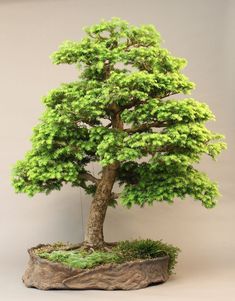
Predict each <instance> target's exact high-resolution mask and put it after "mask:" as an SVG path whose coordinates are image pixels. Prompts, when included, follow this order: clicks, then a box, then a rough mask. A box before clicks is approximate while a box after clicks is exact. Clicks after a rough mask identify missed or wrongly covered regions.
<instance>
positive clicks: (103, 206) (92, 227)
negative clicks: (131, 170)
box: [85, 163, 119, 247]
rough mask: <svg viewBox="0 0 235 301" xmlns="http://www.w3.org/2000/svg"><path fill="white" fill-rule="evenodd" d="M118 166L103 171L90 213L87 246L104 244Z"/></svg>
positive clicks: (107, 167)
mask: <svg viewBox="0 0 235 301" xmlns="http://www.w3.org/2000/svg"><path fill="white" fill-rule="evenodd" d="M118 166H119V164H118V163H114V164H110V165H108V166H105V167H104V168H103V170H102V177H101V180H100V182H99V184H98V185H97V189H96V193H95V196H94V199H93V201H92V203H91V208H90V212H89V217H88V223H87V230H86V236H85V244H86V245H89V246H92V247H100V246H102V245H103V244H104V234H103V224H104V219H105V215H106V211H107V207H108V203H109V200H110V197H111V193H112V188H113V185H114V182H115V179H116V175H117V169H118Z"/></svg>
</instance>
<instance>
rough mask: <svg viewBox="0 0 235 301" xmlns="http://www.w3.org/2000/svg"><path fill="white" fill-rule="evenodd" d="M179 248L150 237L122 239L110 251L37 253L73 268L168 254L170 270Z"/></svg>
mask: <svg viewBox="0 0 235 301" xmlns="http://www.w3.org/2000/svg"><path fill="white" fill-rule="evenodd" d="M179 251H180V250H179V248H177V247H174V246H172V245H169V244H165V243H163V242H162V241H154V240H150V239H145V240H133V241H121V242H119V243H118V244H117V245H116V246H115V247H113V248H112V249H111V250H109V251H104V250H100V251H99V250H95V251H84V250H82V249H77V250H58V249H56V250H53V251H50V252H48V251H47V250H46V251H45V250H43V249H41V251H40V252H37V255H38V256H40V257H41V258H44V259H47V260H50V261H53V262H60V263H63V264H66V265H68V266H69V267H71V268H80V269H89V268H93V267H96V266H98V265H102V264H107V263H124V262H128V261H133V260H141V259H151V258H157V257H162V256H165V255H168V256H169V257H170V260H169V267H168V272H169V273H170V274H171V273H172V272H173V270H174V267H175V264H176V263H177V261H176V259H177V256H178V253H179Z"/></svg>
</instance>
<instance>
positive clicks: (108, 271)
mask: <svg viewBox="0 0 235 301" xmlns="http://www.w3.org/2000/svg"><path fill="white" fill-rule="evenodd" d="M36 250H37V247H34V248H31V249H29V250H28V252H29V256H30V260H29V263H28V267H27V269H26V271H25V273H24V276H23V282H24V284H25V285H26V286H27V287H34V288H38V289H41V290H49V289H103V290H115V289H120V290H133V289H140V288H144V287H147V286H148V285H150V284H157V283H163V282H165V281H166V280H167V279H168V278H169V275H168V263H169V257H168V256H164V257H159V258H154V259H145V260H136V261H131V262H126V263H123V264H113V263H112V264H105V265H100V266H97V267H95V268H91V269H74V268H70V267H68V266H66V265H64V264H61V263H55V262H51V261H49V260H46V259H43V258H41V257H39V256H38V255H37V254H36V252H35V251H36Z"/></svg>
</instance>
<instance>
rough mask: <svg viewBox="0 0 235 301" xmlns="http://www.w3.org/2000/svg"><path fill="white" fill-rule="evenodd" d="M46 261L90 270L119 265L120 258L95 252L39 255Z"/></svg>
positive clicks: (43, 253)
mask: <svg viewBox="0 0 235 301" xmlns="http://www.w3.org/2000/svg"><path fill="white" fill-rule="evenodd" d="M38 255H39V256H40V257H42V258H44V259H48V260H50V261H53V262H61V263H64V264H66V265H68V266H69V267H71V268H79V269H89V268H92V267H95V266H97V265H101V264H107V263H114V262H115V263H118V262H119V261H120V259H119V257H118V256H117V255H116V254H115V253H111V252H110V253H109V252H101V251H94V252H92V253H88V252H85V251H63V250H61V251H60V250H58V251H53V252H50V253H48V252H42V253H39V254H38Z"/></svg>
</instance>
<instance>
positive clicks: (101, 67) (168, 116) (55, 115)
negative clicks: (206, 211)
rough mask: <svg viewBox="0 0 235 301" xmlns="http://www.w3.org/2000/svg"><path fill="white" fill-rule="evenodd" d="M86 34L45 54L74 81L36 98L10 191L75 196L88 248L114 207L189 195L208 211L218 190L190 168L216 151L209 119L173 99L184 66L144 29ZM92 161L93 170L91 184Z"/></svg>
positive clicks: (202, 110)
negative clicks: (85, 197) (82, 210)
mask: <svg viewBox="0 0 235 301" xmlns="http://www.w3.org/2000/svg"><path fill="white" fill-rule="evenodd" d="M85 31H86V37H84V38H83V39H82V40H81V41H80V42H77V41H66V42H64V43H63V44H62V45H61V46H60V48H59V50H57V51H56V52H54V53H53V54H52V60H53V63H54V64H75V65H76V66H77V68H78V69H79V79H77V80H75V81H74V82H72V83H63V84H62V85H61V86H59V87H58V88H56V89H53V90H51V91H50V92H49V93H48V95H46V96H45V97H43V103H44V105H45V112H44V113H43V115H42V117H41V119H40V123H39V124H38V125H37V126H36V127H35V128H34V131H33V136H32V150H30V151H29V152H28V153H27V154H26V156H25V158H24V159H23V160H22V161H18V162H17V163H16V165H15V168H14V172H13V185H14V188H15V190H16V192H22V193H26V194H28V195H29V196H33V195H35V194H36V193H39V192H45V193H46V194H48V193H50V192H51V191H53V190H60V189H61V187H62V186H63V184H66V183H70V184H71V185H72V186H75V187H81V188H83V189H84V190H85V191H86V193H87V194H90V195H92V197H93V200H92V203H91V207H90V213H89V218H88V224H87V229H86V236H85V241H84V244H85V245H88V246H92V247H102V246H103V245H104V244H105V242H104V234H103V223H104V220H105V215H106V211H107V208H108V206H115V205H116V204H117V202H120V203H121V204H123V205H124V206H126V207H128V208H130V207H131V206H132V205H139V206H141V207H143V206H144V205H145V204H146V205H152V204H153V202H155V201H158V202H168V203H172V202H173V200H174V199H175V198H176V197H179V198H185V197H186V196H187V195H189V196H191V197H192V198H194V199H195V200H198V201H201V203H202V205H203V206H204V207H206V208H212V207H214V206H215V204H216V198H217V197H218V195H219V192H218V188H217V185H216V183H214V182H213V181H211V180H210V179H209V178H208V177H207V175H206V174H204V173H203V172H201V171H198V170H197V169H196V168H195V164H196V163H198V162H199V161H200V158H201V157H202V155H203V154H207V155H209V156H210V157H212V158H213V159H214V158H215V157H216V156H217V155H218V154H219V153H220V152H221V150H222V149H224V148H225V143H224V142H221V138H223V136H222V135H220V134H217V133H214V132H212V131H210V130H209V129H207V128H206V127H205V122H206V121H208V120H214V119H215V117H214V115H213V114H212V112H211V111H210V109H209V107H208V106H207V105H206V104H205V103H201V102H199V101H197V100H195V99H193V98H189V97H186V98H183V99H179V98H177V99H175V98H174V97H172V96H173V95H176V94H180V95H183V94H186V95H188V94H189V93H190V92H191V90H192V89H193V88H194V84H193V83H192V82H191V81H190V80H189V79H188V78H187V77H186V76H184V75H183V74H182V73H181V70H182V69H183V67H184V66H185V65H186V60H185V59H182V58H177V57H174V56H172V55H171V54H170V53H169V51H167V50H166V49H164V48H162V47H161V38H160V35H159V33H158V32H157V31H156V29H155V28H154V26H152V25H143V26H140V27H136V26H132V25H129V24H128V23H127V22H125V21H122V20H120V19H117V18H113V19H112V20H111V21H107V22H106V21H102V22H101V23H100V24H98V25H94V26H91V27H88V28H86V29H85ZM92 162H98V163H99V164H100V166H101V171H100V173H99V176H98V177H95V176H94V175H93V174H92V173H91V172H90V171H89V165H88V164H89V163H92ZM115 183H118V184H119V185H120V187H121V188H122V190H121V192H120V193H116V192H115V191H113V187H114V184H115Z"/></svg>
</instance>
